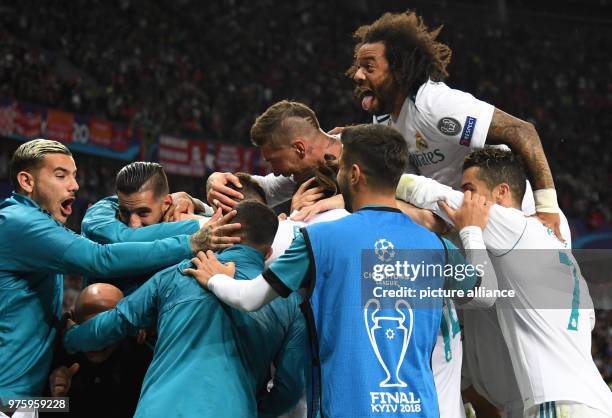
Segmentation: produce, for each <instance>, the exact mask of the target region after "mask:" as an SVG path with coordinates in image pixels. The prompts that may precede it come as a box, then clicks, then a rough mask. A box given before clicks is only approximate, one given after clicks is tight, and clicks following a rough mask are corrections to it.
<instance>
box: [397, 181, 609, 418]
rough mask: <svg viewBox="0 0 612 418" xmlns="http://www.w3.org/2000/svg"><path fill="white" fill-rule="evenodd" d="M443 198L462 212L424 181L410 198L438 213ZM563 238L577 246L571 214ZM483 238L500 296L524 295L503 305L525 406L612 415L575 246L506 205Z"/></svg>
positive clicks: (457, 201) (444, 191)
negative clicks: (559, 405)
mask: <svg viewBox="0 0 612 418" xmlns="http://www.w3.org/2000/svg"><path fill="white" fill-rule="evenodd" d="M441 199H445V200H446V201H447V202H448V203H449V206H451V207H453V208H458V207H459V206H460V205H461V202H462V201H463V194H462V193H460V192H457V191H454V190H452V189H450V188H449V187H447V186H443V185H441V184H439V183H437V182H435V181H432V180H430V179H420V181H419V183H418V185H417V186H416V187H414V189H413V192H412V194H411V196H410V197H409V200H410V203H412V204H415V205H416V206H420V207H429V208H432V209H433V208H437V204H434V203H433V202H437V201H438V200H441ZM437 213H438V214H439V215H442V213H441V211H439V210H437ZM561 233H562V235H563V236H564V237H565V238H566V239H568V242H571V234H570V230H569V226H568V223H567V220H566V219H565V217H564V216H563V214H561ZM483 238H484V241H485V244H486V246H487V248H488V249H489V253H490V254H491V255H492V257H491V262H492V263H493V265H494V267H495V271H496V273H497V279H498V286H499V289H509V290H513V291H514V292H515V294H516V296H515V297H507V298H498V299H497V302H496V308H497V316H498V320H499V324H500V327H501V330H502V334H503V336H504V340H505V341H506V344H507V346H508V351H509V353H510V358H511V361H512V365H513V368H514V372H515V375H516V378H517V383H518V386H519V389H520V392H521V396H522V399H523V403H524V407H525V408H526V409H529V408H532V407H533V406H535V405H539V404H543V403H545V402H552V401H572V402H577V403H581V404H585V405H587V406H589V407H591V408H594V409H598V410H600V411H602V412H605V413H609V412H610V411H612V393H611V392H610V389H609V388H608V387H607V385H606V384H605V382H604V381H603V379H602V378H601V375H600V374H599V372H598V370H597V367H596V366H595V364H594V362H593V359H592V356H591V328H592V323H591V320H592V312H593V304H592V300H591V297H590V294H589V291H588V287H587V285H586V282H585V281H584V278H583V277H582V276H581V274H580V268H579V267H578V264H577V263H576V260H575V259H574V257H573V255H572V253H571V251H570V250H569V245H568V244H566V243H563V242H561V241H559V240H558V239H557V238H556V237H555V235H554V233H553V231H552V230H551V229H550V228H547V227H545V226H544V225H542V223H541V222H540V221H539V220H538V219H537V218H533V217H526V216H525V215H524V214H523V213H522V212H521V211H520V210H517V209H512V208H504V207H501V206H498V205H494V206H493V207H492V208H491V212H490V214H489V223H488V224H487V227H486V228H485V230H484V233H483Z"/></svg>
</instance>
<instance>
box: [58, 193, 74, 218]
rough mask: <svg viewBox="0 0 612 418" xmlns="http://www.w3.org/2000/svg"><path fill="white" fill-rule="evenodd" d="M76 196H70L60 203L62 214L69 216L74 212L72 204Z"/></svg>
mask: <svg viewBox="0 0 612 418" xmlns="http://www.w3.org/2000/svg"><path fill="white" fill-rule="evenodd" d="M74 200H75V198H74V196H72V197H69V198H68V199H64V200H62V201H61V203H60V210H61V212H62V216H64V217H65V218H68V217H69V216H70V215H71V214H72V204H73V203H74Z"/></svg>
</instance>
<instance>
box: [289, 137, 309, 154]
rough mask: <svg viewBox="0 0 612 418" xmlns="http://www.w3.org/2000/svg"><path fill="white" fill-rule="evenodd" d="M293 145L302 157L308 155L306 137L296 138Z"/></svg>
mask: <svg viewBox="0 0 612 418" xmlns="http://www.w3.org/2000/svg"><path fill="white" fill-rule="evenodd" d="M291 145H292V146H293V149H294V150H295V152H296V154H297V156H298V157H299V158H300V159H302V158H304V157H306V142H305V141H304V139H302V138H296V139H295V140H294V141H293V143H292V144H291Z"/></svg>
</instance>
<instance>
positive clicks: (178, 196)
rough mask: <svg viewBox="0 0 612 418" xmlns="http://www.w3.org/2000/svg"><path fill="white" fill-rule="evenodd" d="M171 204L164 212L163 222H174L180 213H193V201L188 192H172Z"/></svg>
mask: <svg viewBox="0 0 612 418" xmlns="http://www.w3.org/2000/svg"><path fill="white" fill-rule="evenodd" d="M170 196H172V204H171V205H170V207H169V208H168V209H167V210H166V212H165V213H164V218H163V221H164V222H174V221H177V220H179V215H181V214H189V213H190V214H193V213H195V206H196V205H195V202H194V200H193V198H192V197H191V196H190V195H189V193H185V192H176V193H172V194H171V195H170Z"/></svg>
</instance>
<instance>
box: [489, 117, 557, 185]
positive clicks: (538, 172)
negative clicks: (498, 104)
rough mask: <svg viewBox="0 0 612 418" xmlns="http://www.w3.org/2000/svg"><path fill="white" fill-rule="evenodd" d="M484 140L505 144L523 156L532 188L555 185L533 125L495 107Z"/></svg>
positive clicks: (493, 143) (495, 143)
mask: <svg viewBox="0 0 612 418" xmlns="http://www.w3.org/2000/svg"><path fill="white" fill-rule="evenodd" d="M486 142H487V144H490V145H500V144H505V145H507V146H509V147H510V149H511V150H512V151H513V152H515V153H517V154H519V155H520V156H521V157H523V160H524V161H525V164H526V165H527V170H528V177H529V181H530V182H531V184H532V187H533V189H534V190H539V189H548V188H554V187H555V183H554V181H553V177H552V173H551V171H550V167H549V166H548V161H547V160H546V155H545V154H544V148H542V142H541V141H540V137H539V136H538V133H537V132H536V130H535V128H534V127H533V125H531V124H529V123H527V122H525V121H523V120H521V119H518V118H516V117H514V116H512V115H509V114H507V113H505V112H503V111H501V110H499V109H495V111H494V113H493V120H492V121H491V126H490V127H489V132H488V134H487V141H486Z"/></svg>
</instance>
